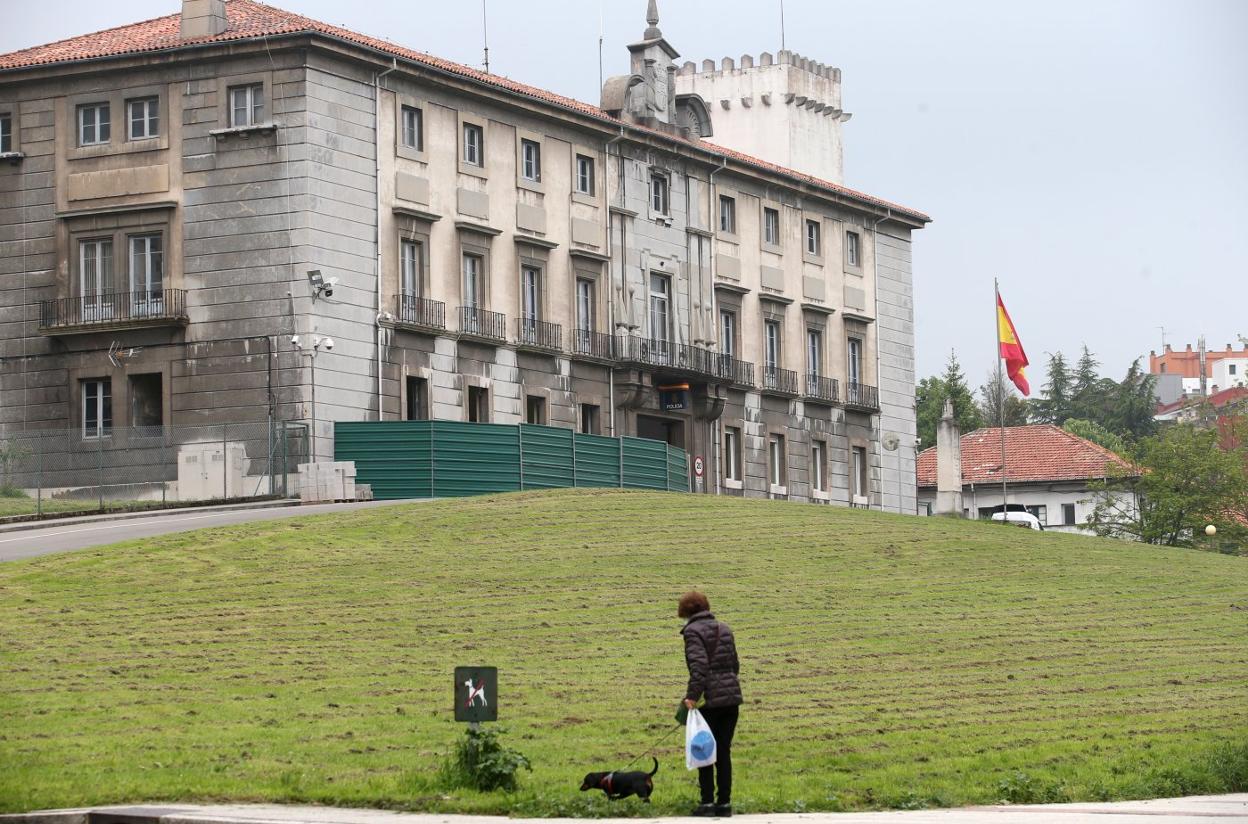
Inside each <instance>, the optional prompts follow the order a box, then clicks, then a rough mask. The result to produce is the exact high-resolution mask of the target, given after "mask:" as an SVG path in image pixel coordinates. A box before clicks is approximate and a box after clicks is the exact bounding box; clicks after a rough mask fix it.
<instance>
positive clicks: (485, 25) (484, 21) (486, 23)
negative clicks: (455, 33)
mask: <svg viewBox="0 0 1248 824" xmlns="http://www.w3.org/2000/svg"><path fill="white" fill-rule="evenodd" d="M485 7H486V0H481V35H482V38H483V39H484V40H485V73H486V74H489V73H490V19H489V16H488V15H487V14H486V8H485Z"/></svg>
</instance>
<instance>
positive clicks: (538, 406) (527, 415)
mask: <svg viewBox="0 0 1248 824" xmlns="http://www.w3.org/2000/svg"><path fill="white" fill-rule="evenodd" d="M524 419H525V421H526V422H528V423H531V424H533V425H535V426H545V425H546V399H545V398H542V397H538V396H537V395H529V396H528V397H526V398H525V399H524Z"/></svg>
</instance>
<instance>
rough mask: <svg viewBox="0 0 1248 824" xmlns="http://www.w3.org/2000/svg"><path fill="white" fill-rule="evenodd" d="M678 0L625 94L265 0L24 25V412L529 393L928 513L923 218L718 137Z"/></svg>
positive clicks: (437, 413)
mask: <svg viewBox="0 0 1248 824" xmlns="http://www.w3.org/2000/svg"><path fill="white" fill-rule="evenodd" d="M650 5H651V9H650V10H649V11H650V14H649V16H650V18H651V19H650V21H649V28H648V29H647V30H646V32H645V35H644V36H643V38H642V40H641V41H640V42H639V43H637V44H635V45H634V46H632V47H630V50H631V65H630V74H629V75H627V76H625V77H624V78H622V79H621V78H613V80H612V81H611V82H609V83H608V84H607V86H606V88H604V93H603V107H602V108H599V107H594V106H589V105H587V104H584V103H579V102H577V101H573V100H569V99H566V98H562V97H559V96H557V95H553V94H551V93H549V92H545V91H543V90H540V89H534V88H532V87H528V86H524V85H522V84H519V83H516V82H514V81H510V80H507V79H504V78H499V77H496V76H492V75H488V74H484V73H482V72H479V71H476V70H474V69H470V68H468V67H464V66H460V65H457V64H454V63H449V62H447V61H443V60H440V59H438V58H435V57H431V56H429V55H425V54H422V53H419V52H414V51H410V50H407V49H404V48H402V47H399V46H395V45H393V44H390V43H386V42H383V41H378V40H374V39H371V38H368V37H365V36H362V35H359V34H355V33H353V32H350V31H347V30H344V29H340V28H337V27H333V26H328V25H326V24H323V23H319V22H317V21H314V20H310V19H307V18H303V17H300V16H298V15H291V14H288V13H285V12H281V11H279V10H277V9H274V8H272V7H269V6H265V5H261V4H258V3H253V2H250V0H229V1H228V2H223V0H185V2H184V4H183V11H182V14H180V15H172V16H170V17H166V18H161V19H158V20H153V21H148V22H146V23H140V24H135V25H133V26H128V27H123V28H121V29H117V30H112V31H110V32H104V33H100V34H97V35H87V36H85V37H81V38H76V39H73V40H69V41H63V42H61V43H58V44H53V45H51V46H45V47H36V48H33V49H28V50H25V51H22V52H15V53H13V54H9V55H4V56H0V293H2V295H3V300H2V301H0V318H3V331H2V332H0V347H2V348H0V425H2V426H3V427H4V428H5V429H6V430H7V431H19V430H22V431H25V430H30V429H39V428H49V429H50V428H58V429H70V430H73V431H75V432H77V433H79V435H80V437H81V439H82V440H83V442H84V443H86V442H89V441H92V440H98V439H101V438H121V437H124V435H123V432H124V431H125V430H127V429H134V428H143V427H148V428H150V427H156V426H169V425H186V424H195V423H218V422H222V421H229V422H258V421H266V420H268V421H281V422H285V421H298V422H303V423H306V424H307V425H308V426H309V427H310V429H311V431H312V433H313V437H312V443H311V444H310V448H311V450H312V452H313V453H314V454H315V455H316V456H317V457H320V458H328V457H331V456H332V453H333V439H332V422H334V421H341V420H378V419H385V420H395V419H403V418H438V419H450V420H469V421H487V420H488V421H494V422H500V423H514V422H522V421H528V422H533V423H546V424H552V425H559V426H568V427H577V428H579V429H581V430H582V431H586V432H599V433H602V434H614V435H639V436H643V437H653V438H658V439H661V440H665V441H668V442H669V443H672V444H674V445H677V446H680V447H682V448H684V449H686V450H688V451H689V453H690V454H691V455H692V456H694V457H695V460H694V461H691V464H697V463H698V461H697V460H696V458H701V459H702V461H701V465H702V467H703V474H702V476H700V477H695V479H694V486H695V487H696V488H700V489H701V490H703V491H707V492H728V493H735V494H748V495H756V496H766V495H770V496H773V497H785V498H791V499H796V500H826V501H839V502H842V503H851V502H857V503H860V504H863V505H870V506H874V507H882V508H885V509H892V510H894V511H908V512H913V511H914V510H915V488H914V452H913V446H912V445H913V442H914V439H913V432H914V409H913V406H914V403H913V387H914V375H913V363H914V353H913V306H912V302H911V295H912V290H911V283H912V276H911V271H910V242H911V241H910V235H911V232H912V231H913V230H915V229H918V228H922V227H923V226H924V225H925V224H926V223H927V222H928V218H927V217H926V216H924V215H923V214H921V213H919V212H915V211H913V210H911V209H906V208H904V207H901V206H897V205H895V204H891V203H888V202H886V201H882V200H880V199H878V198H874V197H871V196H868V195H864V194H861V193H858V192H854V191H852V190H849V189H846V188H844V187H842V186H840V185H839V183H837V182H835V181H830V180H824V179H821V178H818V177H815V176H813V175H811V174H808V173H803V172H800V171H795V170H791V169H787V168H784V167H782V166H780V165H777V164H776V163H774V162H769V161H766V160H761V159H758V158H754V157H751V156H749V155H746V154H743V153H742V152H741V151H738V150H736V149H734V148H726V147H720V146H718V145H715V144H713V143H710V142H708V140H707V138H709V137H710V136H711V135H712V134H713V132H714V129H715V112H714V111H713V109H712V107H711V106H709V105H708V103H707V101H705V100H704V99H702V98H701V97H699V96H698V94H696V93H692V92H685V91H681V90H679V85H678V83H677V75H678V71H679V70H678V69H677V68H676V64H675V60H676V57H677V55H676V53H675V50H674V49H673V48H672V47H671V46H670V45H669V44H668V43H667V41H666V40H665V39H664V38H663V36H662V34H661V33H660V32H659V30H658V15H657V9H655V8H654V3H653V2H652V3H651V4H650ZM786 65H787V64H786ZM837 152H838V157H839V145H838V149H837ZM885 432H889V433H897V434H898V435H900V438H893V439H891V441H889V442H890V443H898V442H899V443H900V447H899V448H897V449H896V450H895V451H894V452H889V451H888V450H885V449H883V448H882V447H881V440H882V437H881V436H882V434H884V433H885ZM885 440H889V439H885ZM257 471H258V470H256V469H255V468H252V469H250V470H249V474H253V475H254V474H256V472H257Z"/></svg>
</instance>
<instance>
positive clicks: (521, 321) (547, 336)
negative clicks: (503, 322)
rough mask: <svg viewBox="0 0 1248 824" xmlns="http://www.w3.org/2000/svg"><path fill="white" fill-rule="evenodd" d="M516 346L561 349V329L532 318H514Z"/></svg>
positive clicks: (553, 324)
mask: <svg viewBox="0 0 1248 824" xmlns="http://www.w3.org/2000/svg"><path fill="white" fill-rule="evenodd" d="M516 345H517V346H523V347H528V348H530V349H548V350H550V351H552V352H558V351H560V350H561V349H563V327H562V326H560V325H559V324H557V323H548V322H546V321H544V320H535V319H533V318H516Z"/></svg>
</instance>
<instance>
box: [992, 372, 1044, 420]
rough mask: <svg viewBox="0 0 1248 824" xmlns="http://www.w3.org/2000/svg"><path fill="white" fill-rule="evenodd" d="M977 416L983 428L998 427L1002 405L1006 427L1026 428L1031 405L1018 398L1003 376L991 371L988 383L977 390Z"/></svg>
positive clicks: (1012, 386) (1010, 384)
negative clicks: (981, 420) (982, 423)
mask: <svg viewBox="0 0 1248 824" xmlns="http://www.w3.org/2000/svg"><path fill="white" fill-rule="evenodd" d="M979 398H980V403H979V414H980V417H981V418H982V419H983V422H984V426H1000V425H1001V420H1002V405H1004V406H1005V410H1004V411H1005V425H1006V426H1026V425H1027V424H1028V422H1029V419H1030V417H1031V415H1030V412H1031V404H1029V403H1028V402H1027V401H1026V400H1024V399H1023V398H1022V397H1020V396H1019V394H1018V391H1017V390H1016V389H1015V388H1014V384H1012V383H1010V380H1009V379H1008V378H1006V377H1005V375H998V374H997V372H996V370H993V371H992V372H990V373H989V375H988V381H987V382H986V383H985V384H984V385H983V386H981V387H980V388H979Z"/></svg>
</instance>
